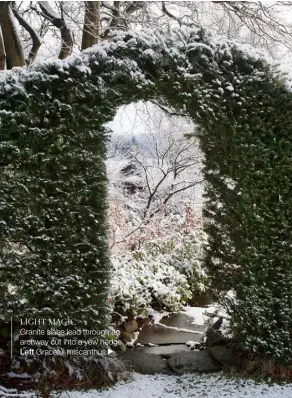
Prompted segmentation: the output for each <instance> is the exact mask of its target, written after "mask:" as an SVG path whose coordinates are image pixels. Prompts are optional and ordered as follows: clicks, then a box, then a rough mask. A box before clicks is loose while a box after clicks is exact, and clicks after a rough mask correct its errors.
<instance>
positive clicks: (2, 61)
mask: <svg viewBox="0 0 292 398" xmlns="http://www.w3.org/2000/svg"><path fill="white" fill-rule="evenodd" d="M5 66H6V52H5V46H4V41H3V36H2V29H1V26H0V70H5Z"/></svg>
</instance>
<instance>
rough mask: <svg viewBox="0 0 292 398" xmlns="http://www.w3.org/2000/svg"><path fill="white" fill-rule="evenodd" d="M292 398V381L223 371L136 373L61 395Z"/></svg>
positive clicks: (87, 397)
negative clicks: (248, 378)
mask: <svg viewBox="0 0 292 398" xmlns="http://www.w3.org/2000/svg"><path fill="white" fill-rule="evenodd" d="M68 396H69V397H70V398H98V397H101V398H124V397H125V398H148V397H149V398H150V397H154V398H175V397H181V398H191V397H192V398H201V397H202V398H203V397H204V398H221V397H227V398H259V397H261V398H291V397H292V384H289V385H288V384H287V385H284V386H280V385H273V386H269V385H267V384H263V383H261V384H255V383H254V382H252V381H244V380H241V381H238V380H233V379H227V378H225V377H224V376H222V375H221V374H215V375H214V374H213V375H200V374H189V375H183V376H165V375H155V376H148V375H139V374H134V377H133V380H132V381H130V382H120V383H118V384H116V385H115V386H114V387H111V388H108V389H106V390H103V391H95V390H91V391H89V392H86V393H81V392H69V394H65V393H64V394H62V397H61V398H68Z"/></svg>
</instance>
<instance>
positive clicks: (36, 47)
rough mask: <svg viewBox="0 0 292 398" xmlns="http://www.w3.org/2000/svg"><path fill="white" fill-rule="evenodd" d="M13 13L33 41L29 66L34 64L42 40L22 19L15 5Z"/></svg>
mask: <svg viewBox="0 0 292 398" xmlns="http://www.w3.org/2000/svg"><path fill="white" fill-rule="evenodd" d="M12 11H13V14H14V16H15V18H16V19H17V20H18V22H19V24H20V25H21V26H22V27H23V28H24V29H25V30H26V31H27V32H28V33H29V34H30V37H31V39H32V47H31V50H30V52H29V55H28V64H31V63H32V62H34V60H35V58H36V55H37V52H38V50H39V48H40V46H41V44H42V42H41V39H40V37H39V35H38V34H37V32H36V31H35V30H34V29H33V27H32V26H31V25H30V24H29V23H28V22H27V21H26V20H25V19H24V18H23V17H22V15H21V14H20V12H19V11H18V10H17V8H16V7H15V3H14V4H13V5H12Z"/></svg>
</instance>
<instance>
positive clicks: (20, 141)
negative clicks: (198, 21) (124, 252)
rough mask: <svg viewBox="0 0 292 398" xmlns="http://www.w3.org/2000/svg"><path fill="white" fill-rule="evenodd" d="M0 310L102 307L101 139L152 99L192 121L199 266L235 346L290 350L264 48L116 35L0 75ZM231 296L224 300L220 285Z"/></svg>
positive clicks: (278, 123)
mask: <svg viewBox="0 0 292 398" xmlns="http://www.w3.org/2000/svg"><path fill="white" fill-rule="evenodd" d="M0 79H1V80H0V103H1V110H0V115H1V124H0V134H1V135H0V137H1V143H0V145H1V146H0V173H1V179H0V192H1V197H0V250H1V268H0V270H1V271H0V288H1V291H2V292H3V294H2V295H1V300H0V301H1V302H0V309H1V310H0V311H1V318H2V319H6V320H7V319H8V318H10V317H14V318H15V319H17V318H19V317H28V316H32V317H33V318H36V317H39V316H41V317H46V316H49V317H65V316H69V317H73V318H77V319H78V320H79V321H80V322H81V323H82V322H87V323H88V325H90V324H92V325H95V327H101V326H102V325H103V324H104V323H105V322H106V316H107V314H108V308H107V290H106V286H107V284H108V278H109V268H110V267H109V259H108V252H107V243H106V184H107V182H106V170H105V157H106V139H107V130H106V128H105V127H104V125H105V124H106V123H107V122H109V121H111V120H112V119H113V117H114V115H115V112H116V110H117V108H118V107H119V106H121V105H124V104H128V103H131V102H135V101H140V100H143V101H148V100H156V101H158V102H162V103H163V104H166V105H167V106H170V107H173V108H175V109H177V110H183V112H184V113H185V114H188V115H189V116H190V117H191V118H192V119H193V120H194V121H195V122H196V123H197V124H198V125H199V138H200V142H201V146H202V149H203V151H204V154H205V164H204V175H205V179H206V198H207V201H206V206H205V216H206V220H207V222H206V230H207V232H208V234H209V243H208V246H207V247H206V258H205V264H206V267H207V270H208V273H209V275H210V284H211V287H212V288H213V289H214V292H215V291H216V292H217V295H218V297H219V299H220V298H221V299H222V297H225V298H224V300H225V305H226V307H227V309H228V312H229V314H230V315H231V319H232V322H231V324H232V328H233V332H234V333H235V336H236V338H237V339H238V340H239V342H240V343H241V344H242V345H243V346H244V347H247V348H250V349H253V350H256V351H258V352H260V353H261V354H265V355H273V356H276V357H281V358H282V359H291V355H292V354H291V353H292V344H291V330H292V312H291V304H292V303H291V301H292V298H291V297H292V295H291V291H292V272H291V264H292V261H291V219H292V214H291V209H292V206H291V196H292V195H291V148H290V142H291V138H290V131H291V126H292V116H291V110H292V95H291V91H290V88H289V87H288V84H287V81H286V80H285V79H286V78H285V76H282V75H281V73H280V72H278V71H277V70H276V68H274V67H272V66H271V65H269V64H268V63H267V62H266V60H265V59H264V57H263V56H261V55H259V54H258V53H256V52H254V53H252V52H251V50H250V49H246V48H244V47H242V46H241V45H238V44H236V43H234V42H231V41H228V40H222V39H220V38H216V37H213V36H212V35H211V34H209V33H207V32H205V31H203V30H191V29H177V30H169V31H168V32H167V33H165V34H163V33H160V32H155V33H153V32H152V33H151V32H147V31H145V32H140V33H133V32H129V33H123V34H119V35H117V36H115V37H112V38H111V40H110V41H108V42H104V43H102V44H101V45H99V46H95V47H93V48H91V49H89V50H87V51H85V52H83V53H82V54H80V55H79V56H74V57H70V58H68V59H66V60H64V61H50V62H46V63H43V64H38V65H35V66H33V67H29V68H15V69H14V70H13V71H9V72H4V73H3V72H2V75H1V76H0ZM231 289H232V290H233V291H234V292H235V297H236V300H234V299H229V301H227V299H226V296H225V295H224V294H223V293H224V292H226V291H228V290H231Z"/></svg>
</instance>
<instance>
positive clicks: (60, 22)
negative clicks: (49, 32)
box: [38, 1, 74, 59]
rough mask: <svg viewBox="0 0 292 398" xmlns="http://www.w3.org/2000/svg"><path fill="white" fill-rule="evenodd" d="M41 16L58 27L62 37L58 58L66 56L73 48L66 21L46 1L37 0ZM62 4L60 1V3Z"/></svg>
mask: <svg viewBox="0 0 292 398" xmlns="http://www.w3.org/2000/svg"><path fill="white" fill-rule="evenodd" d="M38 4H39V6H40V8H41V10H42V12H43V16H44V17H45V18H47V19H48V20H49V21H50V22H51V23H52V24H53V25H54V26H55V27H56V28H58V29H60V32H61V39H62V47H61V51H60V54H59V59H64V58H66V57H68V55H70V54H71V53H72V49H73V44H74V42H73V36H72V33H71V31H70V29H69V28H68V26H67V25H66V22H65V20H64V18H63V16H62V15H61V16H60V15H58V14H57V13H56V12H55V11H54V10H53V9H52V8H51V6H50V3H49V2H48V1H39V2H38ZM60 4H61V5H62V2H61V3H60Z"/></svg>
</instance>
